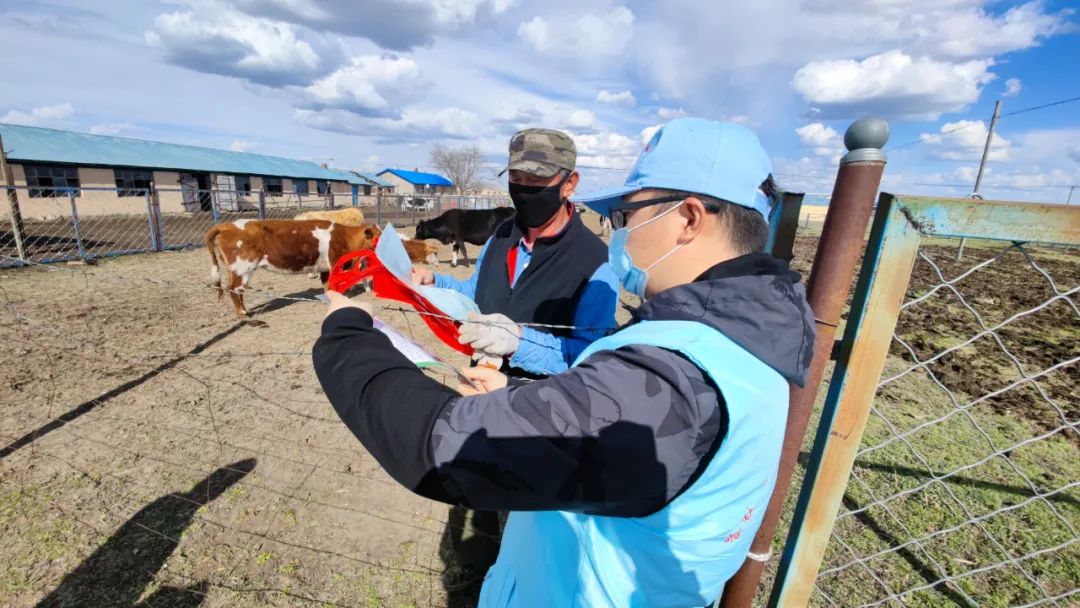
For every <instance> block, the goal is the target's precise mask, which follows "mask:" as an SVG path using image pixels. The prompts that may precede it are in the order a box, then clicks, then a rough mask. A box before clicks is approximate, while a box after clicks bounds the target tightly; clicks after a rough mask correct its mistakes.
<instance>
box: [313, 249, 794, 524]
mask: <svg viewBox="0 0 1080 608" xmlns="http://www.w3.org/2000/svg"><path fill="white" fill-rule="evenodd" d="M635 316H636V318H637V319H639V320H646V319H653V320H691V321H697V322H700V323H704V324H707V325H709V326H711V327H714V328H715V329H717V330H718V331H720V332H722V333H724V334H725V335H726V336H728V337H729V338H731V339H732V340H733V341H735V342H736V343H738V344H739V345H740V346H742V347H743V348H745V349H746V350H747V351H749V352H750V353H751V354H753V355H754V356H755V357H757V358H758V359H760V360H762V361H763V362H765V363H767V364H768V365H769V366H771V367H772V368H773V369H775V370H777V371H778V372H779V373H780V374H782V375H783V376H784V377H785V378H787V379H788V380H789V381H792V382H795V383H797V384H801V383H802V382H803V381H804V380H805V377H806V371H807V368H808V366H809V363H810V357H811V354H812V351H813V341H814V325H813V316H812V314H811V312H810V308H809V306H808V305H807V303H806V299H805V292H804V290H803V287H802V285H801V284H799V275H798V274H797V273H795V272H792V271H790V270H788V269H787V266H786V264H785V263H784V262H782V261H781V260H778V259H776V258H773V257H770V256H766V255H763V254H752V255H748V256H743V257H740V258H736V259H733V260H729V261H727V262H723V263H721V264H717V265H716V266H714V267H712V268H711V269H709V270H708V271H707V272H705V273H704V274H703V275H702V276H701V277H699V278H698V279H697V280H696V281H694V282H693V283H690V284H687V285H681V286H679V287H675V288H672V289H669V290H667V291H665V292H663V293H661V294H658V295H657V296H656V297H654V298H653V299H651V300H649V301H648V302H646V303H645V304H644V305H643V306H642V307H641V308H640V309H638V311H637V312H636V315H635ZM322 332H323V333H322V337H320V338H319V340H318V342H317V343H316V344H315V349H314V355H313V357H314V363H315V371H316V373H317V375H318V377H319V381H320V382H321V383H322V386H323V389H324V390H325V392H326V395H327V397H328V398H329V400H330V402H331V404H333V406H334V409H335V410H336V411H337V412H338V415H340V416H341V418H342V420H343V421H344V422H345V424H346V425H348V427H349V429H350V430H351V431H352V432H353V434H354V435H356V437H357V438H358V439H359V440H360V441H361V442H362V443H363V444H364V447H366V448H367V450H368V451H369V452H370V453H371V454H372V455H373V456H374V457H375V458H376V460H378V461H379V463H380V464H381V465H382V466H383V467H384V468H385V469H386V470H387V471H388V472H389V473H390V474H391V475H392V476H393V477H394V478H395V479H396V480H397V481H398V482H400V483H402V484H403V485H405V486H406V487H408V488H409V489H411V490H413V491H414V492H416V493H418V494H421V495H423V496H427V497H429V498H432V499H435V500H440V501H443V502H448V503H456V504H462V505H465V506H468V507H472V508H477V509H489V510H493V509H504V510H567V511H579V512H583V513H590V514H601V515H614V516H644V515H648V514H650V513H653V512H656V511H658V510H660V509H662V508H663V507H664V506H665V505H667V504H668V503H669V502H670V501H671V500H673V499H674V498H675V497H676V496H678V495H679V494H680V492H682V491H683V490H684V489H685V488H687V487H689V485H690V484H692V483H693V481H694V480H695V479H696V478H697V476H698V475H700V473H701V472H702V471H703V470H704V468H705V466H706V465H707V464H708V462H709V460H710V458H711V457H712V454H714V453H715V451H716V449H717V448H718V447H719V446H720V444H721V442H722V441H723V440H724V437H725V435H726V431H727V424H728V418H727V413H726V409H725V406H724V398H723V395H721V394H719V392H718V390H717V388H716V387H715V385H713V384H712V383H711V382H710V380H709V378H708V377H707V376H706V375H705V374H704V372H702V371H701V370H700V369H699V368H698V367H697V366H695V365H694V364H693V363H691V362H690V361H689V360H687V359H686V358H684V357H683V356H682V355H680V354H677V353H674V352H671V351H668V350H664V349H661V348H658V347H654V346H646V345H641V346H628V347H623V348H620V349H618V350H614V351H600V352H597V353H595V354H593V355H592V356H590V357H589V358H588V359H586V360H585V361H583V362H581V364H579V365H578V366H577V367H574V368H572V369H570V370H569V371H567V372H565V373H562V374H558V375H555V376H550V377H548V378H545V379H543V380H539V381H536V382H533V383H530V384H526V385H522V386H513V387H509V388H507V389H505V390H501V391H496V392H494V393H489V394H485V395H478V396H473V397H462V396H461V395H459V394H458V393H456V392H455V391H454V390H452V389H450V388H448V387H446V386H444V385H442V384H440V383H439V382H437V381H435V380H433V379H431V378H428V377H427V376H425V375H424V374H423V373H422V372H420V371H419V370H418V369H417V368H416V367H415V366H413V365H412V364H411V363H410V362H409V361H408V360H407V359H406V358H405V357H404V356H402V355H401V354H399V353H398V352H397V351H396V350H394V348H393V346H391V345H390V342H389V340H388V339H387V338H386V337H385V336H384V335H383V334H381V333H380V332H378V331H377V330H375V329H373V328H372V322H371V317H370V316H368V314H367V313H365V312H363V311H361V310H359V309H345V310H341V311H338V312H335V313H334V314H333V315H331V316H330V317H328V318H327V319H326V321H325V322H324V323H323V329H322ZM625 429H630V431H627V430H625ZM643 458H645V459H648V460H649V462H643Z"/></svg>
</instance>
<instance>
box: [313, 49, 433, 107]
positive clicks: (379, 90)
mask: <svg viewBox="0 0 1080 608" xmlns="http://www.w3.org/2000/svg"><path fill="white" fill-rule="evenodd" d="M423 84H424V82H423V78H422V76H421V73H420V66H419V65H418V64H417V63H416V61H414V60H413V59H411V58H408V57H395V56H392V55H384V56H381V57H380V56H378V55H364V56H361V57H354V58H353V59H352V60H351V61H350V62H349V64H348V65H345V66H342V67H340V68H338V69H337V70H336V71H334V72H333V73H331V74H329V75H327V76H326V77H325V78H321V79H319V80H316V81H315V82H313V83H312V84H311V85H310V86H308V87H307V89H306V91H305V93H306V98H307V101H308V103H309V105H311V106H312V107H316V108H339V109H343V110H349V111H351V112H356V113H357V114H365V115H372V116H394V115H398V114H399V113H400V112H401V110H402V107H403V106H404V105H405V104H406V103H407V102H409V101H411V100H412V99H413V98H415V97H417V96H418V95H419V93H420V92H421V91H422V89H423Z"/></svg>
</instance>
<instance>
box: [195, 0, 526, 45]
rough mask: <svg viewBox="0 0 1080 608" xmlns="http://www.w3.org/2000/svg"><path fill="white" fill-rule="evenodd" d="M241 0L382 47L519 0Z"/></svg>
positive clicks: (255, 10)
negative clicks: (363, 39)
mask: <svg viewBox="0 0 1080 608" xmlns="http://www.w3.org/2000/svg"><path fill="white" fill-rule="evenodd" d="M203 1H206V0H203ZM214 1H217V2H219V3H221V2H222V0H214ZM235 4H236V6H238V7H239V8H240V9H241V10H243V11H244V12H247V13H249V14H252V15H257V16H261V17H269V18H272V19H279V20H283V21H292V22H296V23H300V24H303V25H305V26H307V27H310V28H313V29H318V30H322V31H331V32H336V33H339V34H345V35H348V36H358V37H362V38H367V39H369V40H371V41H372V42H374V43H375V44H377V45H378V46H380V47H382V48H385V49H391V50H396V51H406V50H409V49H411V48H413V47H418V46H423V45H426V44H430V43H431V42H432V41H433V40H434V38H435V36H436V35H439V34H449V33H453V32H455V31H458V30H460V29H462V28H463V27H466V26H468V25H470V24H472V23H474V22H476V21H478V20H480V19H481V17H483V16H491V15H499V14H501V13H504V12H506V11H507V10H508V9H509V8H510V7H512V6H514V5H516V4H517V0H364V2H363V3H357V2H356V0H235Z"/></svg>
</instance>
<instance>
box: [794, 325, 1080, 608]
mask: <svg viewBox="0 0 1080 608" xmlns="http://www.w3.org/2000/svg"><path fill="white" fill-rule="evenodd" d="M952 339H953V338H951V337H943V338H941V340H943V342H942V344H943V345H945V344H947V342H948V341H949V340H952ZM907 365H908V364H906V363H904V362H903V361H900V360H899V359H897V358H893V357H890V359H889V360H888V362H887V365H886V371H885V376H886V377H888V376H890V375H892V374H895V373H896V372H897V371H898V370H902V369H905V368H906V366H907ZM961 402H963V401H961ZM1039 405H1040V404H1039V403H1038V402H1037V401H1036V400H1034V399H1033V400H1032V404H1031V407H1037V406H1039ZM875 407H876V409H877V410H878V411H879V412H880V413H881V414H883V415H884V416H885V417H886V418H887V419H888V423H886V422H885V420H883V419H882V418H881V417H880V416H878V415H875V414H871V416H870V419H869V420H868V423H867V426H866V430H865V433H864V435H863V440H862V443H861V446H862V448H864V449H865V448H866V447H867V446H875V445H880V444H883V443H884V442H887V441H890V440H891V443H889V444H888V445H887V446H885V447H882V448H880V449H875V450H872V451H870V452H868V453H865V454H863V455H862V456H861V457H859V458H858V459H857V460H856V462H855V466H854V472H855V474H856V475H857V477H858V481H856V480H851V481H849V483H848V486H847V489H846V496H845V507H846V508H847V509H848V510H850V509H860V510H861V512H860V513H859V514H858V515H856V516H850V515H847V516H845V515H841V517H839V518H838V520H837V522H836V525H835V528H834V531H833V540H832V541H831V542H830V544H829V547H828V550H827V552H826V556H825V561H824V563H823V565H822V570H824V571H828V570H829V569H830V568H832V567H837V566H842V565H845V564H853V565H850V567H847V568H845V569H843V570H841V571H838V572H834V573H831V574H829V575H826V576H823V577H822V578H820V579H819V580H818V583H817V585H818V588H819V589H821V590H823V591H824V592H825V593H826V594H828V596H829V597H830V598H831V599H832V600H833V601H834V602H839V603H842V604H844V605H851V604H854V605H857V604H861V603H867V602H874V601H877V600H879V599H881V598H882V597H884V596H885V595H886V591H885V589H883V588H882V584H881V583H884V584H885V586H887V587H888V588H889V589H890V590H891V591H892V592H903V591H905V590H911V589H915V588H919V587H923V586H926V585H929V584H932V583H934V582H936V581H938V580H940V579H941V578H942V577H943V576H960V577H961V578H959V579H958V581H957V582H956V583H954V584H951V585H950V586H947V585H944V584H941V585H937V586H934V587H932V588H929V589H923V590H920V591H917V592H913V593H909V594H906V595H904V596H903V597H902V598H901V600H902V602H903V603H904V605H905V606H912V607H926V608H930V607H938V606H952V605H957V604H958V603H959V604H961V605H962V602H964V601H965V600H964V599H963V596H964V595H966V596H967V597H969V598H971V599H972V600H974V601H975V602H976V603H977V604H978V605H980V606H1001V607H1004V606H1010V605H1017V604H1025V603H1029V602H1033V601H1036V600H1038V599H1041V598H1043V594H1042V591H1040V589H1039V587H1038V586H1036V584H1035V583H1033V582H1032V580H1031V578H1034V579H1035V580H1036V581H1038V583H1039V585H1041V586H1042V587H1043V588H1045V589H1046V590H1047V591H1050V590H1055V591H1054V593H1061V592H1064V591H1067V590H1071V589H1074V588H1076V585H1077V584H1078V581H1080V559H1077V557H1078V554H1080V548H1078V547H1076V546H1072V547H1069V548H1067V549H1065V550H1058V551H1055V552H1049V553H1045V554H1041V555H1038V556H1035V557H1030V556H1032V555H1034V554H1036V553H1037V552H1039V551H1041V550H1045V549H1048V548H1051V547H1054V546H1057V545H1060V544H1062V543H1065V542H1068V541H1069V540H1071V539H1072V533H1071V531H1070V529H1069V526H1072V527H1074V528H1076V527H1080V490H1076V489H1074V490H1072V491H1068V492H1061V493H1058V494H1055V495H1053V496H1050V497H1049V498H1048V499H1046V500H1044V499H1041V498H1037V497H1036V498H1034V499H1033V496H1034V493H1033V490H1032V486H1034V489H1035V491H1037V492H1041V493H1045V492H1048V491H1051V490H1053V489H1056V488H1061V487H1062V486H1064V485H1066V484H1068V483H1072V482H1075V481H1076V480H1078V479H1080V448H1078V446H1077V443H1076V442H1075V441H1072V440H1071V438H1069V437H1067V436H1064V435H1063V434H1062V433H1059V434H1057V435H1054V436H1051V437H1049V438H1047V439H1044V440H1040V441H1037V442H1033V443H1029V444H1026V445H1024V446H1022V447H1020V448H1016V449H1014V450H1012V451H1010V452H1007V453H1005V454H996V455H995V453H996V452H998V451H1001V450H1003V449H1004V448H1007V447H1009V446H1013V445H1016V444H1017V443H1019V442H1021V441H1024V440H1026V439H1029V438H1031V437H1035V436H1038V435H1040V434H1042V433H1043V432H1045V428H1044V427H1040V426H1039V425H1038V424H1037V423H1036V421H1034V420H1032V419H1031V418H1028V417H1025V416H1023V415H1013V414H1012V412H1010V413H1009V414H1003V413H1001V412H998V411H995V409H993V408H992V407H990V405H989V404H988V403H985V402H984V403H980V404H977V405H975V406H973V407H971V408H970V409H968V410H967V411H966V412H959V413H955V407H954V406H953V404H952V403H951V402H950V401H949V398H948V394H947V393H946V392H945V391H944V390H942V389H941V387H939V386H937V385H936V384H935V383H934V382H933V381H932V379H931V378H930V377H929V375H928V374H926V373H924V372H919V371H916V372H914V373H911V374H908V375H906V376H904V377H903V378H901V379H899V380H896V381H894V382H893V383H891V384H889V385H887V386H886V387H885V388H884V389H883V390H881V391H879V393H878V395H877V398H876V400H875ZM950 413H952V415H951V416H948V417H947V418H945V419H943V420H940V421H938V419H939V418H943V417H945V415H946V414H950ZM928 422H933V423H932V424H929V425H927V426H925V427H924V428H918V430H916V429H917V427H919V426H920V425H924V424H926V423H928ZM896 432H899V433H906V436H905V437H904V438H903V440H896V439H895V437H896ZM988 457H989V458H988ZM934 477H938V478H942V477H944V479H942V480H940V481H935V480H934ZM898 494H903V495H902V496H898ZM866 507H868V508H866ZM991 514H993V515H991ZM976 519H978V520H979V521H977V522H976V521H973V520H976ZM838 539H839V540H842V541H843V543H841V542H838ZM912 539H922V540H921V541H920V542H917V543H913V544H907V546H905V547H904V548H903V549H901V550H897V549H896V547H898V546H899V545H902V544H905V543H908V541H911V540H912ZM853 554H854V555H853ZM853 557H859V558H863V559H864V560H865V561H864V563H862V564H858V563H853ZM1009 560H1020V561H1019V565H1017V564H1010V563H1006V562H1008V561H1009ZM999 563H1004V564H1005V565H1003V566H1001V567H994V568H992V569H990V570H987V571H986V572H982V573H980V574H977V575H967V573H969V572H971V571H972V570H975V569H978V568H984V567H989V566H993V565H995V564H999ZM876 579H880V580H881V583H879V582H878V581H877V580H876ZM827 604H828V602H827V601H826V600H825V598H824V596H821V595H817V596H815V600H814V605H821V606H824V605H827Z"/></svg>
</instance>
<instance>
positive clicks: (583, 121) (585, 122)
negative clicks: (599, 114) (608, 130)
mask: <svg viewBox="0 0 1080 608" xmlns="http://www.w3.org/2000/svg"><path fill="white" fill-rule="evenodd" d="M565 125H566V126H567V127H569V128H571V129H592V128H594V127H595V126H596V115H595V114H593V113H592V112H590V111H589V110H581V109H578V110H574V111H573V112H570V115H569V116H567V117H566V122H565Z"/></svg>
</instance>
